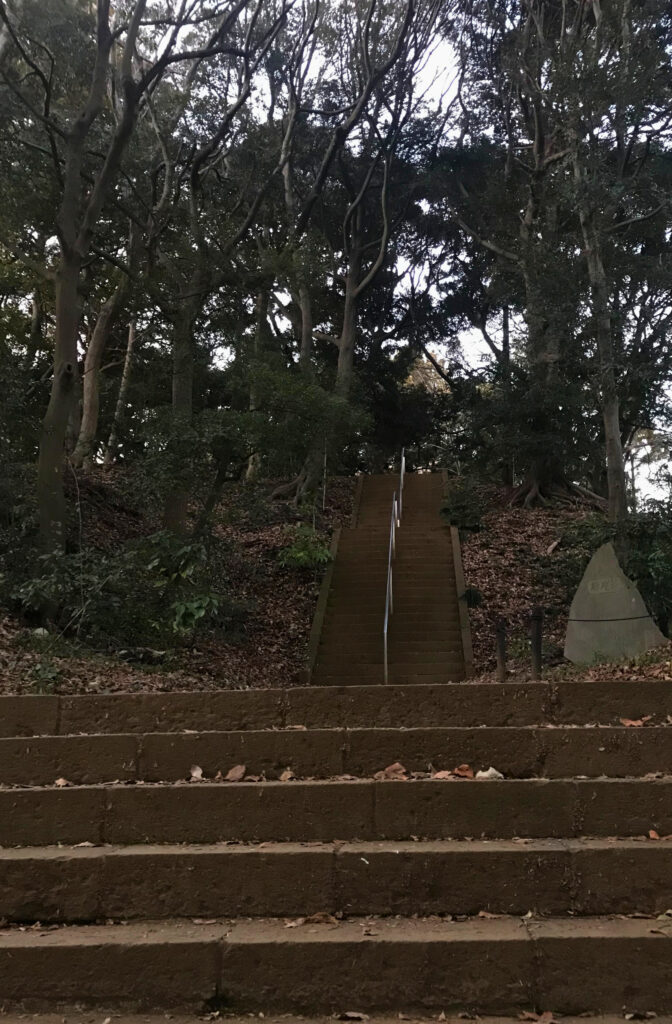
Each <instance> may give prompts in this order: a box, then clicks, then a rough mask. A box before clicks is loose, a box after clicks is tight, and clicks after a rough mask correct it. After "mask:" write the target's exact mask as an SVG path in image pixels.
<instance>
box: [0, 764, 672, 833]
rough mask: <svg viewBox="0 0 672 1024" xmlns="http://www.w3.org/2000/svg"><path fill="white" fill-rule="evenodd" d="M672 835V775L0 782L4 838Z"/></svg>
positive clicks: (0, 813) (1, 827) (1, 824)
mask: <svg viewBox="0 0 672 1024" xmlns="http://www.w3.org/2000/svg"><path fill="white" fill-rule="evenodd" d="M650 829H654V830H656V831H657V832H659V833H660V835H669V834H671V833H672V779H669V778H668V779H651V780H638V779H596V780H579V779H577V780H561V779H507V780H505V781H502V782H477V781H466V780H464V781H460V782H454V781H453V782H442V781H433V780H426V781H415V782H373V781H370V780H363V781H355V782H319V781H316V782H309V781H303V782H301V781H299V782H263V783H242V784H241V783H201V784H198V785H193V786H192V785H188V784H186V783H185V784H184V785H177V786H176V785H141V786H138V785H136V786H116V785H113V786H81V787H75V788H71V789H31V790H19V789H15V790H0V846H6V847H12V846H46V845H51V844H54V843H59V842H60V843H66V844H68V845H74V844H76V843H81V842H93V843H101V842H106V843H112V844H117V843H119V844H121V843H124V844H126V843H217V842H227V841H228V842H231V841H233V842H256V841H260V842H261V841H263V842H266V841H272V840H277V841H283V842H331V841H335V840H352V839H361V840H378V839H411V838H412V837H413V836H418V837H420V838H426V839H460V838H464V837H465V836H468V837H474V838H478V837H482V838H485V839H509V838H512V837H514V836H528V837H530V838H544V837H548V838H571V837H576V836H582V835H586V836H612V835H619V836H621V837H624V838H625V837H628V836H640V835H646V834H647V833H648V831H649V830H650Z"/></svg>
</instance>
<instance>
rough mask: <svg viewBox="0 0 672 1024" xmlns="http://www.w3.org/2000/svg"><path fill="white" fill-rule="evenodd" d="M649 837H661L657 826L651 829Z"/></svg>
mask: <svg viewBox="0 0 672 1024" xmlns="http://www.w3.org/2000/svg"><path fill="white" fill-rule="evenodd" d="M649 839H660V836H659V835H658V833H657V832H656V830H655V828H650V829H649Z"/></svg>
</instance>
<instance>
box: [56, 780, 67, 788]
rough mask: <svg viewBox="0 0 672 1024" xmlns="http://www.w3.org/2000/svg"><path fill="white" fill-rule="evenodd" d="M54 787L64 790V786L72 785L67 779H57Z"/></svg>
mask: <svg viewBox="0 0 672 1024" xmlns="http://www.w3.org/2000/svg"><path fill="white" fill-rule="evenodd" d="M54 785H55V786H58V788H59V789H63V787H64V786H69V785H70V783H69V782H68V780H67V779H63V778H61V779H56V781H55V782H54Z"/></svg>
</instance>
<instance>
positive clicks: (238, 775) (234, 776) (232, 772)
mask: <svg viewBox="0 0 672 1024" xmlns="http://www.w3.org/2000/svg"><path fill="white" fill-rule="evenodd" d="M245 771H246V769H245V765H244V764H234V766H233V768H229V770H228V772H227V773H226V775H225V776H224V781H225V782H242V781H243V779H244V778H245Z"/></svg>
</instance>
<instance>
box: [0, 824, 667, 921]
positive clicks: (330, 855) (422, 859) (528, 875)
mask: <svg viewBox="0 0 672 1024" xmlns="http://www.w3.org/2000/svg"><path fill="white" fill-rule="evenodd" d="M55 894H58V896H57V898H56V896H55ZM671 903H672V844H671V843H652V842H648V841H645V840H643V839H629V840H628V839H622V840H617V841H613V840H607V839H601V840H600V839H587V840H533V841H529V840H518V841H514V840H494V841H492V842H484V841H478V840H475V841H473V842H468V841H466V840H435V841H433V842H432V841H430V842H422V841H419V842H413V841H404V842H396V843H395V842H391V841H388V842H378V843H364V842H360V843H316V844H306V843H273V842H271V843H262V844H230V843H215V844H209V845H189V844H187V845H182V844H179V845H178V844H166V845H153V846H142V845H133V846H128V847H118V846H97V847H89V846H87V847H77V846H75V847H70V848H65V847H54V846H50V847H28V848H23V849H17V850H1V851H0V918H4V919H5V920H7V921H12V922H20V923H28V922H30V923H33V922H35V921H36V920H38V921H40V922H41V923H42V924H46V923H51V922H56V923H59V924H65V923H83V922H93V921H103V920H119V919H122V920H130V919H139V918H147V917H149V916H152V917H161V918H170V917H174V918H182V919H189V918H192V919H193V918H194V917H207V918H212V917H219V916H220V915H227V916H229V915H231V916H243V915H244V916H245V917H254V916H258V917H267V916H283V917H285V916H289V917H294V918H296V917H299V916H304V917H305V916H307V915H311V914H315V913H329V914H337V915H338V916H339V917H341V918H343V917H347V918H351V917H353V916H360V917H361V916H365V915H366V916H372V915H375V916H381V917H391V916H396V915H399V914H406V915H410V914H420V916H423V915H428V914H440V915H442V916H443V915H453V916H459V917H460V918H461V917H462V916H465V915H472V916H477V915H479V914H482V915H483V917H485V918H487V917H488V916H489V915H490V914H498V915H513V914H516V915H518V916H521V915H524V914H526V913H528V912H534V913H536V914H540V915H550V916H560V915H563V916H564V915H566V914H571V915H578V916H593V915H596V914H599V915H606V914H615V913H616V914H625V915H628V914H633V913H638V914H641V915H642V917H644V916H645V915H647V914H648V915H650V918H651V919H652V920H656V917H659V919H662V920H663V921H664V923H665V925H666V926H667V924H669V925H670V926H672V917H670V916H669V912H668V911H669V906H670V904H671Z"/></svg>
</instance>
